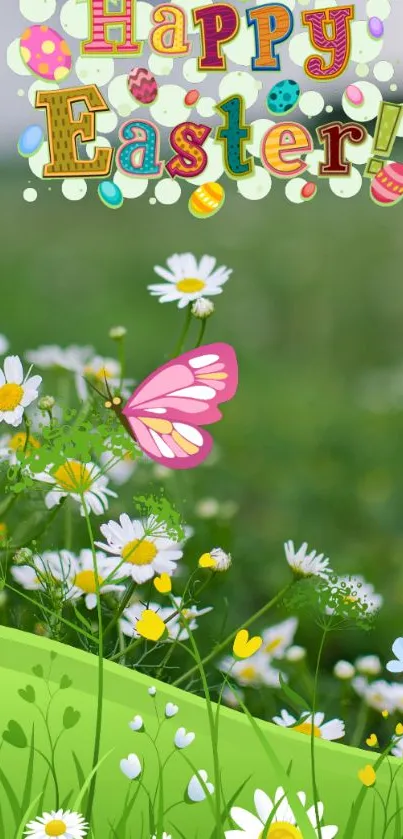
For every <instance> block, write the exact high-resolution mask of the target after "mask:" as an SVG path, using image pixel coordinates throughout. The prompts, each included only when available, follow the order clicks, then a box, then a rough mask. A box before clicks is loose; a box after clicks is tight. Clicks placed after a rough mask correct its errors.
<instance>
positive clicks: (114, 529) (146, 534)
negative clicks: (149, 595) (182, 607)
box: [95, 513, 183, 584]
mask: <svg viewBox="0 0 403 839" xmlns="http://www.w3.org/2000/svg"><path fill="white" fill-rule="evenodd" d="M100 530H101V533H102V535H103V536H104V537H105V539H106V544H104V543H103V542H96V543H95V544H96V545H97V547H99V548H102V550H105V551H107V553H110V554H112V555H113V556H118V557H120V561H121V564H120V568H119V575H120V576H122V577H132V579H133V580H134V581H135V582H136V583H139V584H141V583H145V582H146V581H147V580H151V578H152V577H154V575H155V574H162V573H165V574H169V575H170V576H171V575H172V574H173V573H174V571H175V569H176V563H177V562H178V560H179V559H181V557H182V554H183V552H182V550H181V549H180V546H179V544H178V543H177V542H173V541H172V539H169V538H168V537H167V536H166V532H164V529H163V527H162V526H161V527H158V526H157V524H156V520H155V518H154V517H153V516H150V517H149V518H148V519H147V520H145V521H141V520H139V519H133V520H131V519H130V518H129V516H128V515H127V514H126V513H122V515H121V516H120V518H119V522H116V521H109V522H108V524H103V525H101V528H100Z"/></svg>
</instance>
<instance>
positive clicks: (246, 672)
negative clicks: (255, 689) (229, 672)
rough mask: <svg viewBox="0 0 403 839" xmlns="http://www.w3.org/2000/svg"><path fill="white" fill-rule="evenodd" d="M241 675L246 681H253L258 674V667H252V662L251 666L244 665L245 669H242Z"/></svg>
mask: <svg viewBox="0 0 403 839" xmlns="http://www.w3.org/2000/svg"><path fill="white" fill-rule="evenodd" d="M239 675H240V676H241V678H242V679H245V681H247V682H251V681H252V679H254V678H255V676H256V667H252V665H251V664H250V665H249V667H244V668H243V670H240V671H239Z"/></svg>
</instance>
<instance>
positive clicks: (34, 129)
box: [17, 125, 44, 157]
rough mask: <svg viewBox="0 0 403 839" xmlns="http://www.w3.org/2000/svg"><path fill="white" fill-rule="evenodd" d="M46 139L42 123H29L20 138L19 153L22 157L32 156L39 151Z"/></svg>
mask: <svg viewBox="0 0 403 839" xmlns="http://www.w3.org/2000/svg"><path fill="white" fill-rule="evenodd" d="M43 140H44V133H43V129H42V128H41V126H40V125H28V128H25V129H24V131H23V132H22V134H20V137H19V139H18V144H17V148H18V154H20V155H21V157H30V156H31V154H35V152H37V151H38V150H39V149H40V147H41V145H42V143H43Z"/></svg>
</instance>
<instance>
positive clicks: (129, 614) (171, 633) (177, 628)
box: [120, 598, 212, 641]
mask: <svg viewBox="0 0 403 839" xmlns="http://www.w3.org/2000/svg"><path fill="white" fill-rule="evenodd" d="M175 604H176V606H177V608H176V609H173V607H172V606H163V607H161V606H160V605H159V603H149V604H148V606H144V604H143V603H132V604H131V606H128V607H127V609H125V610H124V612H123V615H122V618H121V620H120V628H121V630H122V632H123V633H124V635H129V636H130V637H132V638H139V637H140V635H139V633H138V632H136V623H137V621H138V620H140V618H141V616H142V614H143V612H144V611H145V609H146V608H148V609H151V610H152V611H153V612H157V614H158V615H159V617H160V618H161V620H163V621H164V623H166V628H167V632H168V639H169V640H170V641H176V640H179V641H186V640H187V639H188V638H189V632H188V630H187V629H185V628H184V627H183V626H182V625H181V622H180V615H179V609H180V599H179V598H175ZM211 609H212V607H211V606H209V607H207V608H205V609H199V610H198V609H196V608H195V607H194V606H190V607H188V608H187V609H185V610H184V613H185V617H186V619H187V622H188V627H189V629H190V631H191V632H193V631H194V630H195V629H197V628H198V623H197V620H196V618H197V617H200V616H201V615H205V614H207V612H210V611H211ZM176 611H178V614H175V612H176ZM172 615H174V617H171V616H172Z"/></svg>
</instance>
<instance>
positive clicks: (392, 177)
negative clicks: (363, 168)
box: [370, 163, 403, 206]
mask: <svg viewBox="0 0 403 839" xmlns="http://www.w3.org/2000/svg"><path fill="white" fill-rule="evenodd" d="M370 191H371V197H372V198H373V200H374V201H375V202H376V203H377V204H381V205H382V206H387V205H389V206H391V205H392V204H397V202H398V201H400V200H401V198H402V197H403V163H387V164H386V166H384V167H383V169H380V171H379V172H378V174H377V175H375V178H374V179H373V180H372V181H371V188H370Z"/></svg>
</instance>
